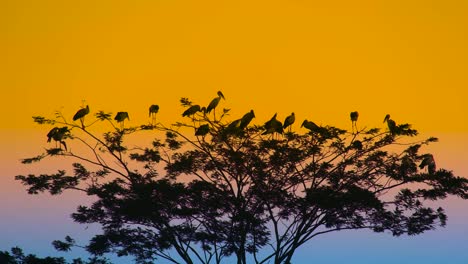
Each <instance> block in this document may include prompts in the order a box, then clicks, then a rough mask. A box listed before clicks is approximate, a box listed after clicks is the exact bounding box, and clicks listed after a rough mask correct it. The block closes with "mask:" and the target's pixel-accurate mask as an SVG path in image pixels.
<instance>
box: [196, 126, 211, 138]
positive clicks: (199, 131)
mask: <svg viewBox="0 0 468 264" xmlns="http://www.w3.org/2000/svg"><path fill="white" fill-rule="evenodd" d="M208 132H210V126H209V125H208V124H204V125H201V126H199V127H198V128H197V129H196V130H195V136H202V137H204V136H206V134H208Z"/></svg>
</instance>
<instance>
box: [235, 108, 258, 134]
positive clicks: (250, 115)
mask: <svg viewBox="0 0 468 264" xmlns="http://www.w3.org/2000/svg"><path fill="white" fill-rule="evenodd" d="M254 117H255V113H254V111H253V110H250V112H248V113H247V114H245V115H244V116H243V117H242V118H241V120H240V121H241V122H240V125H239V126H240V128H242V129H244V128H246V127H247V126H248V125H249V123H250V122H251V121H252V119H253V118H254Z"/></svg>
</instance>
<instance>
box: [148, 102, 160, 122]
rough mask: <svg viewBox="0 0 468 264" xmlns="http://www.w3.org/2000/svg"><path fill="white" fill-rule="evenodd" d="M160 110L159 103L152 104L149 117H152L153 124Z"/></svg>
mask: <svg viewBox="0 0 468 264" xmlns="http://www.w3.org/2000/svg"><path fill="white" fill-rule="evenodd" d="M158 112H159V105H151V106H150V107H149V117H151V125H154V123H155V122H156V114H157V113H158Z"/></svg>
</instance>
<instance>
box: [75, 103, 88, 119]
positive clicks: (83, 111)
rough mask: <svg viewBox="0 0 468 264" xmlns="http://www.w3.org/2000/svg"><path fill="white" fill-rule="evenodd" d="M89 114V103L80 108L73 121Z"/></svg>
mask: <svg viewBox="0 0 468 264" xmlns="http://www.w3.org/2000/svg"><path fill="white" fill-rule="evenodd" d="M87 114H89V106H88V105H87V106H86V107H83V108H81V109H80V110H78V111H77V112H76V114H75V115H74V116H73V121H76V120H78V119H81V118H83V117H84V116H85V115H87Z"/></svg>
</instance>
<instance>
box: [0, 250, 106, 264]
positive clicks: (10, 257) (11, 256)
mask: <svg viewBox="0 0 468 264" xmlns="http://www.w3.org/2000/svg"><path fill="white" fill-rule="evenodd" d="M0 263H2V264H111V263H110V262H108V260H107V259H103V258H97V257H93V258H89V259H88V260H87V261H84V260H82V259H81V258H77V259H73V261H72V262H67V261H66V260H65V259H64V258H62V257H60V258H56V257H45V258H40V257H37V256H36V255H33V254H29V255H24V253H23V250H22V249H21V248H19V247H14V248H12V249H11V253H10V252H8V251H0Z"/></svg>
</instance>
